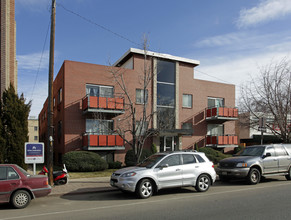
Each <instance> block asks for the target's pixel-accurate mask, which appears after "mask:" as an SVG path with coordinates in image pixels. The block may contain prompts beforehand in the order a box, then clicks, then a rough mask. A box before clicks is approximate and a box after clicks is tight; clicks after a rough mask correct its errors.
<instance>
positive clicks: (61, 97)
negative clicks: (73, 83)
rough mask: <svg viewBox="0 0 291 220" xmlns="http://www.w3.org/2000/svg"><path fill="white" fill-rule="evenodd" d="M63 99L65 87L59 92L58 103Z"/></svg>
mask: <svg viewBox="0 0 291 220" xmlns="http://www.w3.org/2000/svg"><path fill="white" fill-rule="evenodd" d="M62 100H63V89H62V88H60V89H59V92H58V104H60V103H61V102H62Z"/></svg>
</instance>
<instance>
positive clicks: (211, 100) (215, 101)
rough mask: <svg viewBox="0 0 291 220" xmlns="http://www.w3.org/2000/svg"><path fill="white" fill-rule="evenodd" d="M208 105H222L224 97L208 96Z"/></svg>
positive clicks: (212, 106) (211, 106)
mask: <svg viewBox="0 0 291 220" xmlns="http://www.w3.org/2000/svg"><path fill="white" fill-rule="evenodd" d="M208 107H209V108H214V107H224V98H213V97H208Z"/></svg>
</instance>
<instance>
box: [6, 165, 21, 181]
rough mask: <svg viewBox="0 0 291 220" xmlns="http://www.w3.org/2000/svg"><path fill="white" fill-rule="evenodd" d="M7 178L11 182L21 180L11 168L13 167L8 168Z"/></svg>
mask: <svg viewBox="0 0 291 220" xmlns="http://www.w3.org/2000/svg"><path fill="white" fill-rule="evenodd" d="M7 174H8V175H7V177H8V179H9V180H16V179H19V176H18V174H17V173H16V171H15V170H14V169H13V168H11V167H8V173H7Z"/></svg>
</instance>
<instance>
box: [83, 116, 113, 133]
mask: <svg viewBox="0 0 291 220" xmlns="http://www.w3.org/2000/svg"><path fill="white" fill-rule="evenodd" d="M86 132H87V133H96V134H112V132H113V120H95V119H87V120H86Z"/></svg>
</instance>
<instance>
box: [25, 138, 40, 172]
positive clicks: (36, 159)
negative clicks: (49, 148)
mask: <svg viewBox="0 0 291 220" xmlns="http://www.w3.org/2000/svg"><path fill="white" fill-rule="evenodd" d="M24 159H25V163H26V164H33V174H34V175H35V171H36V164H37V163H44V143H28V142H26V143H25V148H24Z"/></svg>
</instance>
